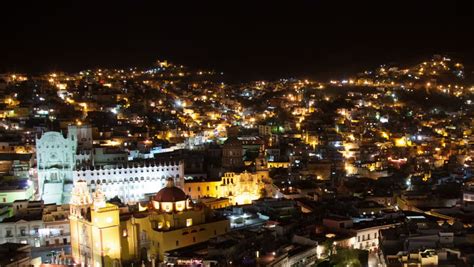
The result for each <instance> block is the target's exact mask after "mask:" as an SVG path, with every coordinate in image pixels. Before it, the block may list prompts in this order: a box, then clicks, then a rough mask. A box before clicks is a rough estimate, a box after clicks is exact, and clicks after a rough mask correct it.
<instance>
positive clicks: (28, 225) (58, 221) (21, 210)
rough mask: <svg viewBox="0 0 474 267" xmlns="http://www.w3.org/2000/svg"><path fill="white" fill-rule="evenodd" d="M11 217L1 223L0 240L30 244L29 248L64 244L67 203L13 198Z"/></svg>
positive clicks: (66, 229) (67, 234) (67, 237)
mask: <svg viewBox="0 0 474 267" xmlns="http://www.w3.org/2000/svg"><path fill="white" fill-rule="evenodd" d="M12 212H13V216H12V217H10V218H6V219H4V220H3V221H2V222H1V223H0V243H5V242H13V243H21V244H29V245H31V246H32V247H40V246H41V247H45V246H46V247H47V246H55V245H56V246H57V245H67V244H69V242H70V234H69V221H68V219H67V218H68V215H69V206H68V205H44V204H43V202H42V201H28V200H22V201H15V202H14V203H13V204H12Z"/></svg>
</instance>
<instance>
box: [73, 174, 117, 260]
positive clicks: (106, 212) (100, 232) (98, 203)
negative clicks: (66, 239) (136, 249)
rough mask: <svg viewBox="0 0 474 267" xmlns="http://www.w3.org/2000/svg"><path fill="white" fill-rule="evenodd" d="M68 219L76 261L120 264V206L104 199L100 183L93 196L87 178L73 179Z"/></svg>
mask: <svg viewBox="0 0 474 267" xmlns="http://www.w3.org/2000/svg"><path fill="white" fill-rule="evenodd" d="M69 223H70V229H71V250H72V256H73V259H74V261H75V262H76V263H79V264H83V266H92V267H102V266H119V264H120V261H121V255H120V251H121V246H120V218H119V208H118V207H117V206H116V205H113V204H110V203H106V202H105V195H104V193H103V192H102V190H101V189H100V187H99V188H97V189H96V191H95V192H94V193H93V194H92V196H91V194H90V192H89V188H88V187H87V183H86V182H85V181H84V180H78V181H77V182H76V183H74V187H73V190H72V194H71V203H70V216H69Z"/></svg>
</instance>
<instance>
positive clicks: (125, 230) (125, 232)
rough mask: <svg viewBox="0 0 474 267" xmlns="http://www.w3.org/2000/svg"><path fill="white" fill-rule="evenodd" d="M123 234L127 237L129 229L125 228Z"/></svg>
mask: <svg viewBox="0 0 474 267" xmlns="http://www.w3.org/2000/svg"><path fill="white" fill-rule="evenodd" d="M122 236H123V237H127V236H128V232H127V229H123V231H122Z"/></svg>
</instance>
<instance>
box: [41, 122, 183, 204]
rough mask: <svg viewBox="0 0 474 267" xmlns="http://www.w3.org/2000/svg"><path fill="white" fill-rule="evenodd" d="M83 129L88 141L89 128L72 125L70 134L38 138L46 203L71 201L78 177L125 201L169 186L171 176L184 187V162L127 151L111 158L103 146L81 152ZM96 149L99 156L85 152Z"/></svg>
mask: <svg viewBox="0 0 474 267" xmlns="http://www.w3.org/2000/svg"><path fill="white" fill-rule="evenodd" d="M79 133H81V136H82V137H81V138H83V139H85V140H84V142H85V143H88V142H89V137H88V136H89V132H88V131H78V129H76V128H70V131H69V132H68V136H67V137H66V138H64V137H63V135H62V134H61V133H59V132H47V133H45V134H44V135H43V136H42V137H41V138H40V139H37V143H36V144H37V149H36V151H37V160H38V162H37V169H38V184H39V193H40V196H41V198H42V199H43V200H44V202H45V203H58V204H60V203H69V200H70V194H71V190H72V183H73V182H75V181H77V180H85V181H86V182H87V185H88V186H89V188H90V189H91V191H93V190H95V186H96V185H97V184H100V185H101V187H102V191H103V192H104V194H105V195H106V197H107V198H108V199H110V198H113V197H116V196H117V197H119V198H120V199H121V200H122V202H124V203H134V202H137V201H139V200H142V199H143V197H144V196H145V195H146V194H149V193H156V192H158V191H159V190H160V189H162V188H163V187H165V186H166V180H167V179H168V178H173V179H174V183H175V184H176V185H177V186H178V187H181V188H183V185H184V163H183V162H155V161H153V159H146V160H140V161H127V158H126V156H127V155H126V153H125V155H123V154H117V153H115V154H114V153H112V154H110V155H112V156H113V157H112V158H110V157H106V156H104V155H106V153H105V154H104V153H102V151H103V150H102V149H101V148H97V149H95V148H92V150H81V152H78V149H77V147H78V145H77V142H78V138H79V137H78V136H76V134H79ZM96 150H98V151H99V152H100V153H97V159H96V158H95V156H96V155H95V154H96V153H87V154H84V151H89V152H90V151H96ZM107 155H109V154H107ZM87 158H91V160H87ZM96 160H97V164H95V161H96ZM85 161H87V162H88V164H85V163H86V162H85Z"/></svg>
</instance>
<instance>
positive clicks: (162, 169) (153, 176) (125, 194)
mask: <svg viewBox="0 0 474 267" xmlns="http://www.w3.org/2000/svg"><path fill="white" fill-rule="evenodd" d="M168 178H173V179H174V183H175V184H176V186H178V187H180V188H184V187H183V186H184V163H183V162H182V161H181V162H162V163H158V162H149V161H144V162H141V163H140V164H139V163H136V164H135V165H134V164H133V162H130V163H129V165H127V166H110V165H109V166H107V165H106V166H102V167H98V168H88V169H85V168H84V169H80V170H76V171H74V181H78V180H84V181H86V182H87V185H88V186H89V188H90V189H92V191H93V190H95V188H96V185H98V184H99V185H100V186H101V189H102V191H103V192H104V194H105V196H106V198H107V199H110V198H113V197H115V196H117V197H119V198H120V199H121V200H122V201H123V202H124V203H134V202H137V201H139V200H142V199H143V197H144V196H145V194H150V193H156V192H158V191H160V189H162V188H163V187H165V186H166V180H167V179H168Z"/></svg>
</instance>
